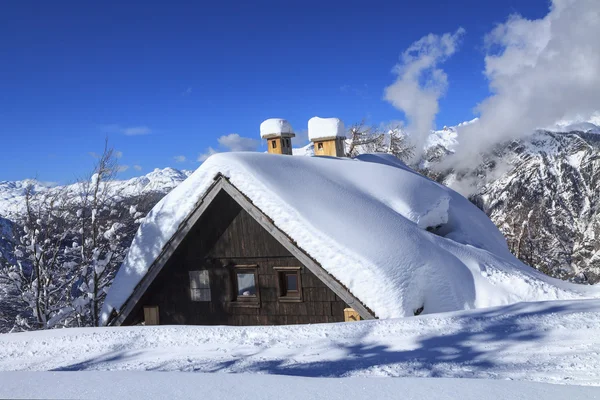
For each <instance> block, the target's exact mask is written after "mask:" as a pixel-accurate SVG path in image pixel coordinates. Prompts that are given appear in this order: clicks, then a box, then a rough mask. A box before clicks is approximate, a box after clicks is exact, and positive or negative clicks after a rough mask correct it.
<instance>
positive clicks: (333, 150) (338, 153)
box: [314, 138, 346, 157]
mask: <svg viewBox="0 0 600 400" xmlns="http://www.w3.org/2000/svg"><path fill="white" fill-rule="evenodd" d="M319 147H320V148H319ZM314 152H315V156H330V157H344V156H345V155H346V154H345V149H344V140H343V139H340V138H334V139H327V140H315V142H314Z"/></svg>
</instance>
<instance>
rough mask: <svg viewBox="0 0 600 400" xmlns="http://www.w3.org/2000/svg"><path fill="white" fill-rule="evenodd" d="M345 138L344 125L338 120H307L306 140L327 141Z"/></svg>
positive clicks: (315, 118)
mask: <svg viewBox="0 0 600 400" xmlns="http://www.w3.org/2000/svg"><path fill="white" fill-rule="evenodd" d="M338 137H341V138H344V139H345V138H346V133H345V131H344V123H343V122H342V120H340V119H339V118H319V117H312V118H311V119H309V120H308V139H310V140H312V141H315V140H327V139H335V138H338Z"/></svg>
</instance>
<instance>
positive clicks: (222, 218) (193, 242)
mask: <svg viewBox="0 0 600 400" xmlns="http://www.w3.org/2000/svg"><path fill="white" fill-rule="evenodd" d="M236 265H237V266H239V265H256V266H257V272H258V289H259V302H258V303H257V304H248V303H246V304H242V303H241V302H236V301H235V293H234V292H235V289H234V278H235V273H234V271H235V266H236ZM277 267H299V268H300V276H301V288H302V301H300V302H284V301H281V299H279V298H278V282H277V272H276V270H275V268H277ZM204 269H207V270H209V275H210V286H211V301H210V302H194V301H192V300H191V296H190V278H189V272H190V271H197V270H204ZM144 306H158V308H159V320H160V324H161V325H166V324H189V325H279V324H296V323H321V322H341V321H344V308H346V307H348V306H347V305H346V304H345V303H344V301H342V300H341V299H340V298H339V297H338V296H337V295H336V294H335V293H334V292H333V291H332V290H331V289H329V288H328V287H327V286H326V285H325V284H324V283H323V282H322V281H321V280H320V279H319V278H317V277H316V276H315V275H314V274H313V273H312V272H311V271H309V270H308V269H307V268H306V267H305V266H304V265H302V263H300V262H299V261H298V260H297V259H296V258H295V257H294V256H293V255H292V254H291V253H290V252H289V251H288V250H287V249H285V248H284V247H283V246H282V245H281V244H280V243H279V242H278V241H277V240H276V239H275V238H274V237H273V236H271V235H270V234H269V233H268V232H267V231H266V230H265V229H264V228H263V227H262V226H261V225H260V224H259V223H258V222H257V221H256V220H254V218H253V217H252V216H250V215H249V214H248V213H247V212H246V211H245V210H243V209H242V208H241V207H240V206H239V205H238V204H237V203H236V201H235V200H234V199H232V198H231V197H230V196H229V195H228V194H227V193H225V192H224V191H221V192H220V193H219V194H218V195H217V197H216V198H215V200H214V201H213V203H211V205H210V206H209V207H208V209H207V210H206V211H205V212H204V214H203V215H202V216H201V217H200V219H199V220H198V222H197V223H196V224H195V225H194V227H193V228H192V229H191V230H190V232H189V233H188V234H187V236H186V238H185V239H184V240H183V242H182V243H181V245H180V246H179V248H178V249H177V250H176V251H175V253H174V254H173V255H172V257H171V258H170V259H169V260H168V261H167V263H166V264H165V266H164V268H163V269H162V271H161V272H160V273H159V275H158V276H157V277H156V279H155V281H154V282H153V283H152V284H151V285H150V287H149V288H148V290H147V291H146V293H145V294H144V295H143V296H142V298H141V300H140V301H139V302H138V304H137V305H136V309H135V310H134V312H132V313H131V314H130V315H129V316H128V317H127V319H126V320H125V321H124V325H131V324H135V323H139V322H141V321H142V320H143V307H144Z"/></svg>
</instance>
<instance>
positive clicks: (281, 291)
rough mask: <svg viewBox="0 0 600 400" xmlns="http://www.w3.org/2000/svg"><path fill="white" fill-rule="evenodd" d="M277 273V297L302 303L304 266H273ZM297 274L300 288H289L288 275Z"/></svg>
mask: <svg viewBox="0 0 600 400" xmlns="http://www.w3.org/2000/svg"><path fill="white" fill-rule="evenodd" d="M273 269H274V270H275V272H276V274H277V299H278V300H279V301H280V302H288V303H300V302H302V301H304V299H303V296H302V267H273ZM292 273H293V274H295V275H296V282H297V286H298V290H288V289H287V275H289V274H292Z"/></svg>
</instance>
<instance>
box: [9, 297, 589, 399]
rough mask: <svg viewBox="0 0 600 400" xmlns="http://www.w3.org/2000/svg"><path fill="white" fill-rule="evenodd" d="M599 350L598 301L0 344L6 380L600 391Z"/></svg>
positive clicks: (121, 331)
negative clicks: (410, 383) (289, 380)
mask: <svg viewBox="0 0 600 400" xmlns="http://www.w3.org/2000/svg"><path fill="white" fill-rule="evenodd" d="M598 349H600V300H571V301H550V302H541V303H519V304H514V305H511V306H504V307H498V308H489V309H483V310H469V311H460V312H454V313H446V314H435V315H426V316H418V317H408V318H401V319H389V320H373V321H361V322H353V323H337V324H313V325H294V326H255V327H226V326H213V327H207V326H159V327H120V328H72V329H61V330H51V331H38V332H26V333H18V334H6V335H0V370H2V371H49V370H53V371H123V370H130V371H187V372H230V373H258V374H276V375H293V376H303V377H413V378H414V377H437V378H478V379H500V380H507V379H509V380H519V381H536V382H546V383H560V384H572V385H595V386H600V352H599V351H598ZM0 377H1V374H0ZM0 379H1V378H0ZM215 379H218V378H215ZM338 384H339V385H342V384H343V381H340V382H339V383H338ZM557 390H559V389H558V388H557ZM0 397H1V396H0ZM484 398H487V396H485V397H484Z"/></svg>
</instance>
